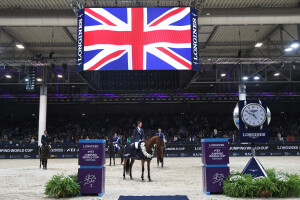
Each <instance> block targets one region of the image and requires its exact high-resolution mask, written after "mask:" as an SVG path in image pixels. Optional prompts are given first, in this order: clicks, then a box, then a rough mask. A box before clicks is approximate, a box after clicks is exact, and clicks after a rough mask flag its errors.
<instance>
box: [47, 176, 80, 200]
mask: <svg viewBox="0 0 300 200" xmlns="http://www.w3.org/2000/svg"><path fill="white" fill-rule="evenodd" d="M79 192H80V186H79V183H78V179H77V175H70V176H64V175H63V174H57V175H54V176H53V177H52V178H51V179H50V180H49V181H48V182H47V183H46V186H45V194H46V195H48V196H53V197H55V198H65V197H74V196H77V195H78V194H79Z"/></svg>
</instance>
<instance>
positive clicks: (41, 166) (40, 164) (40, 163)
mask: <svg viewBox="0 0 300 200" xmlns="http://www.w3.org/2000/svg"><path fill="white" fill-rule="evenodd" d="M41 167H42V159H40V169H41Z"/></svg>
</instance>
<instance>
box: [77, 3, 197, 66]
mask: <svg viewBox="0 0 300 200" xmlns="http://www.w3.org/2000/svg"><path fill="white" fill-rule="evenodd" d="M197 27H198V22H197V11H196V10H194V9H192V8H190V7H168V8H85V9H84V10H81V11H79V13H78V41H77V42H78V44H77V45H78V46H77V70H78V71H82V70H198V67H199V63H198V31H197Z"/></svg>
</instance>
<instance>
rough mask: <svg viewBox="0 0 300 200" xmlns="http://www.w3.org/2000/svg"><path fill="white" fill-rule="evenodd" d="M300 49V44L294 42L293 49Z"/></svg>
mask: <svg viewBox="0 0 300 200" xmlns="http://www.w3.org/2000/svg"><path fill="white" fill-rule="evenodd" d="M298 47H299V42H294V43H292V44H291V48H293V49H297V48H298Z"/></svg>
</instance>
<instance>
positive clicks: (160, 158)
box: [155, 146, 166, 168]
mask: <svg viewBox="0 0 300 200" xmlns="http://www.w3.org/2000/svg"><path fill="white" fill-rule="evenodd" d="M165 148H166V146H156V147H155V151H156V158H157V167H159V163H161V167H162V168H163V167H164V156H165Z"/></svg>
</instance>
